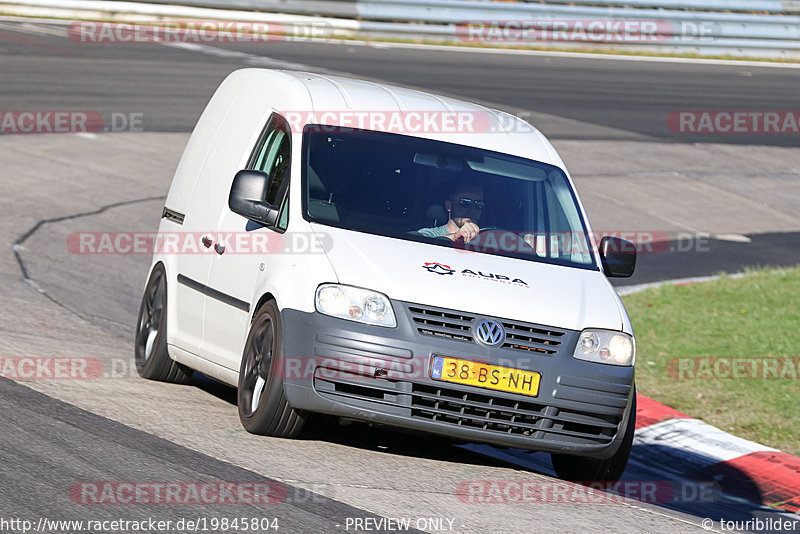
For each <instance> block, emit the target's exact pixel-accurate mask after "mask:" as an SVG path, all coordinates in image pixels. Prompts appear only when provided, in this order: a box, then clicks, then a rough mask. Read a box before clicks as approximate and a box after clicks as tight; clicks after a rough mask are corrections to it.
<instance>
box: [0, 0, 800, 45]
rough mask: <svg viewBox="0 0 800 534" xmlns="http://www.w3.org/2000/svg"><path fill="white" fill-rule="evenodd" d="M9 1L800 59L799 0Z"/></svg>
mask: <svg viewBox="0 0 800 534" xmlns="http://www.w3.org/2000/svg"><path fill="white" fill-rule="evenodd" d="M176 3H179V4H180V6H176V5H175V4H176ZM8 6H18V7H19V6H28V7H31V8H35V7H37V8H39V9H42V8H44V7H46V6H50V7H51V8H54V9H61V10H64V9H73V10H75V9H84V10H90V11H96V12H107V13H110V14H112V13H113V14H114V15H115V16H119V15H120V14H125V13H127V14H130V15H135V16H138V17H139V19H140V20H145V19H146V17H148V16H151V17H160V18H162V19H164V18H169V17H172V18H173V19H176V18H187V17H188V18H191V17H196V18H197V19H219V20H242V21H256V20H258V21H275V22H279V23H280V26H281V28H283V29H284V30H285V31H286V32H287V34H289V35H290V36H291V35H294V36H295V37H297V38H299V37H302V36H304V35H305V36H308V35H309V32H308V31H307V29H308V27H309V25H313V26H314V28H313V32H310V33H312V34H313V35H314V36H317V37H325V36H336V37H348V36H352V37H356V36H365V37H374V38H394V39H404V40H433V41H439V42H453V43H460V44H468V45H469V44H472V45H494V46H508V47H531V48H542V47H547V48H565V49H595V50H597V49H600V50H604V49H607V50H634V51H652V52H656V53H659V52H660V53H671V52H672V53H687V52H688V53H696V54H699V55H716V56H738V57H764V58H790V59H800V16H798V15H797V14H800V0H546V3H533V2H496V1H490V0H228V1H222V0H180V1H179V2H174V1H171V0H141V1H139V0H133V1H127V2H120V1H112V0H16V1H13V0H11V1H9V0H0V12H2V11H6V12H9V11H8V10H7V9H6V8H7V7H8ZM185 6H189V7H185ZM190 8H197V9H194V10H192V9H190ZM679 8H680V9H679ZM231 10H234V11H231ZM12 12H13V10H12ZM189 12H191V14H189ZM179 13H183V15H179ZM321 17H326V18H321ZM315 21H316V22H315Z"/></svg>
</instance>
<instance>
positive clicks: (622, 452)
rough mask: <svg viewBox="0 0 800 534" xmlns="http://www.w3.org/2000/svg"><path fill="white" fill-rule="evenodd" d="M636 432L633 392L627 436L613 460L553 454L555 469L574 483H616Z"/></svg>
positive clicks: (626, 461)
mask: <svg viewBox="0 0 800 534" xmlns="http://www.w3.org/2000/svg"><path fill="white" fill-rule="evenodd" d="M635 430H636V391H635V390H634V392H633V401H632V403H631V413H630V415H629V416H628V425H627V426H626V427H625V436H624V437H623V438H622V443H621V444H620V446H619V449H617V452H616V453H614V455H613V456H612V457H611V458H606V459H605V460H599V459H597V458H589V457H586V456H572V455H569V454H555V453H553V454H551V455H550V458H551V459H552V460H553V469H555V472H556V474H557V475H558V477H559V478H563V479H564V480H571V481H574V482H616V481H617V480H619V479H620V477H622V473H623V472H624V471H625V466H626V465H628V457H630V455H631V448H632V447H633V433H634V431H635Z"/></svg>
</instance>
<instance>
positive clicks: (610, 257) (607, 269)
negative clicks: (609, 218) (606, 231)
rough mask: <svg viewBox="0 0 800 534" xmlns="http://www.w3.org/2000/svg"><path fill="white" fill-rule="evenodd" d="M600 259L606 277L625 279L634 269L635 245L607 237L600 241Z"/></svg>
mask: <svg viewBox="0 0 800 534" xmlns="http://www.w3.org/2000/svg"><path fill="white" fill-rule="evenodd" d="M600 259H601V260H602V262H603V272H604V273H606V276H608V277H618V278H627V277H629V276H630V275H632V274H633V270H634V269H635V268H636V245H634V244H633V243H631V242H630V241H626V240H625V239H620V238H619V237H612V236H609V235H607V236H605V237H604V238H603V239H601V240H600Z"/></svg>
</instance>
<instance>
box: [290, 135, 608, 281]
mask: <svg viewBox="0 0 800 534" xmlns="http://www.w3.org/2000/svg"><path fill="white" fill-rule="evenodd" d="M302 176H303V179H302V180H303V183H302V186H303V212H304V217H305V218H306V219H307V220H309V221H312V222H315V223H320V224H325V225H329V226H335V227H339V228H346V229H349V230H355V231H358V232H366V233H370V234H377V235H382V236H387V237H393V238H397V239H404V240H409V241H418V242H425V243H431V244H436V245H440V246H447V247H457V248H461V249H465V250H471V251H475V252H479V253H485V254H493V255H499V256H507V257H514V258H520V259H526V260H531V261H538V262H545V263H554V264H560V265H567V266H572V267H580V268H595V263H594V258H593V255H592V253H591V248H590V245H589V241H588V239H587V237H588V236H587V232H586V228H585V225H584V222H583V220H582V217H581V213H580V210H579V209H578V205H577V202H576V199H575V195H574V192H573V190H572V187H571V186H570V183H569V181H568V180H567V177H566V176H565V174H564V173H563V171H561V170H560V169H559V168H557V167H554V166H552V165H548V164H545V163H541V162H537V161H533V160H529V159H525V158H520V157H516V156H511V155H508V154H502V153H498V152H493V151H489V150H483V149H479V148H474V147H468V146H463V145H456V144H452V143H446V142H443V141H433V140H429V139H421V138H418V137H410V136H406V135H399V134H394V133H384V132H375V131H369V130H357V129H352V128H342V127H334V126H321V125H308V126H306V127H305V129H304V131H303V175H302ZM469 223H471V224H472V225H474V226H472V225H470V226H466V225H467V224H469ZM475 228H477V229H478V230H479V231H478V233H477V235H475V236H474V237H472V238H471V239H469V240H468V241H467V240H465V239H464V238H462V236H460V235H459V230H462V233H464V231H466V230H470V232H469V233H474V229H475Z"/></svg>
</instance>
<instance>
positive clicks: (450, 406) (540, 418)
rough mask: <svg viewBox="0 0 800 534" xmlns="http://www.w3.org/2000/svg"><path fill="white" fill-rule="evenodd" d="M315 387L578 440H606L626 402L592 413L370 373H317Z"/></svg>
mask: <svg viewBox="0 0 800 534" xmlns="http://www.w3.org/2000/svg"><path fill="white" fill-rule="evenodd" d="M314 388H315V389H316V390H317V392H318V393H320V394H321V395H322V396H324V397H328V398H331V399H333V400H337V401H339V402H344V403H346V404H354V405H356V406H359V407H365V408H366V407H370V409H374V410H378V411H381V412H384V413H388V414H394V415H399V416H402V417H411V418H413V419H420V420H423V419H424V420H427V421H431V422H435V423H439V424H445V425H454V426H459V427H463V428H471V429H475V430H483V431H488V432H492V433H502V434H506V435H517V436H520V435H521V436H529V437H530V438H531V439H535V440H543V441H550V442H561V443H570V444H574V445H605V444H608V443H610V442H611V441H612V440H613V438H614V435H615V433H616V431H617V426H618V425H619V422H620V419H621V417H622V413H623V412H624V407H623V408H619V409H613V410H608V409H605V410H602V411H603V412H605V413H602V414H599V413H590V412H589V411H580V410H575V409H566V408H558V407H556V406H552V405H548V404H545V403H537V402H535V399H531V400H526V399H524V398H519V396H515V397H508V396H503V395H486V394H483V393H482V392H478V391H463V390H459V389H454V388H449V387H440V386H439V385H438V384H436V385H428V384H421V383H415V382H410V381H404V380H387V379H372V378H367V377H365V376H357V375H355V374H354V375H352V376H351V377H345V376H337V377H325V376H323V375H322V374H321V373H317V374H316V375H315V377H314Z"/></svg>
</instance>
